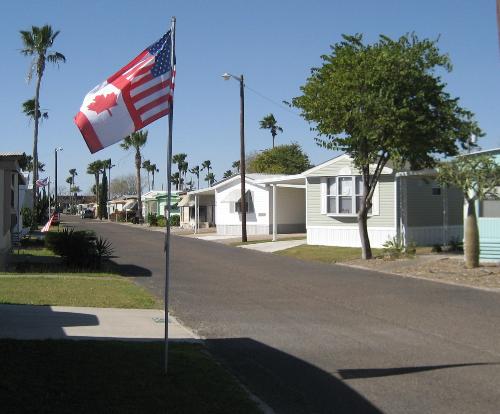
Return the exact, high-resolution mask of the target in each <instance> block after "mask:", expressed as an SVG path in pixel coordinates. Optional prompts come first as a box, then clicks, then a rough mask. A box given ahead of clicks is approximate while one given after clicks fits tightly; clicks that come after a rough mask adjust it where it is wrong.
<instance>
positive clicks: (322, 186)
mask: <svg viewBox="0 0 500 414" xmlns="http://www.w3.org/2000/svg"><path fill="white" fill-rule="evenodd" d="M326 184H327V178H326V177H321V182H320V204H321V214H326Z"/></svg>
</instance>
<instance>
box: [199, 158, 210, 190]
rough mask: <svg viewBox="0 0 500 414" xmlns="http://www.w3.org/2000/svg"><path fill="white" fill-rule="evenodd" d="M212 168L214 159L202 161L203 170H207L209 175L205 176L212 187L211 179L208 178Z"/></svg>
mask: <svg viewBox="0 0 500 414" xmlns="http://www.w3.org/2000/svg"><path fill="white" fill-rule="evenodd" d="M211 169H212V161H210V160H206V161H203V162H202V163H201V170H202V171H203V170H207V175H206V176H205V181H207V182H208V186H209V187H210V186H211V184H210V180H208V179H207V177H208V175H209V174H210V170H211Z"/></svg>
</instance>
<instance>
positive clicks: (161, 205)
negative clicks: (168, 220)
mask: <svg viewBox="0 0 500 414" xmlns="http://www.w3.org/2000/svg"><path fill="white" fill-rule="evenodd" d="M180 195H181V192H180V191H172V195H171V207H172V208H171V210H170V214H171V215H179V214H180V212H179V208H178V207H177V204H178V203H179V201H180ZM141 199H142V214H143V215H144V218H145V219H147V218H148V214H153V215H155V216H165V211H166V206H167V192H166V191H157V190H152V191H148V192H147V193H144V194H143V195H142V197H141Z"/></svg>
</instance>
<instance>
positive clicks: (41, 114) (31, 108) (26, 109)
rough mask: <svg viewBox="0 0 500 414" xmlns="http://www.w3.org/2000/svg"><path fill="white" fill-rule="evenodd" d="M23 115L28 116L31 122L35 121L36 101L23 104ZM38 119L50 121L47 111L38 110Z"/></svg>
mask: <svg viewBox="0 0 500 414" xmlns="http://www.w3.org/2000/svg"><path fill="white" fill-rule="evenodd" d="M22 110H23V114H24V115H26V116H27V117H28V118H29V120H30V121H31V120H32V119H35V99H28V100H26V101H24V102H23V109H22ZM37 113H38V116H37V119H39V120H43V119H49V113H48V112H46V111H42V110H41V109H40V108H39V109H38V112H37Z"/></svg>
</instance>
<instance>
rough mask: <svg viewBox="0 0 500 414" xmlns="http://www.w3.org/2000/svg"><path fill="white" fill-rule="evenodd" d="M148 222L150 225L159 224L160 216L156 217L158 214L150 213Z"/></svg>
mask: <svg viewBox="0 0 500 414" xmlns="http://www.w3.org/2000/svg"><path fill="white" fill-rule="evenodd" d="M148 224H149V225H150V226H157V225H158V217H156V214H151V213H149V214H148Z"/></svg>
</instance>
